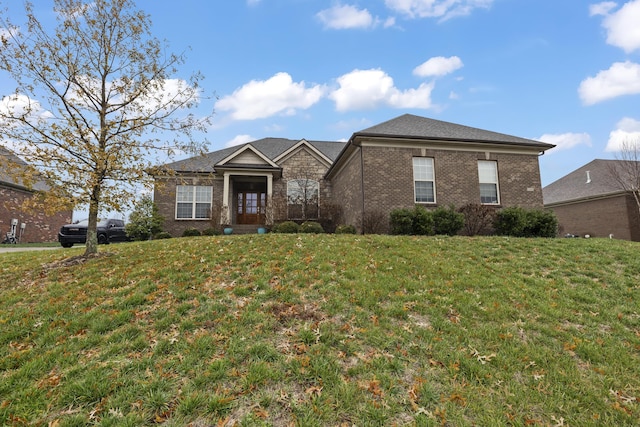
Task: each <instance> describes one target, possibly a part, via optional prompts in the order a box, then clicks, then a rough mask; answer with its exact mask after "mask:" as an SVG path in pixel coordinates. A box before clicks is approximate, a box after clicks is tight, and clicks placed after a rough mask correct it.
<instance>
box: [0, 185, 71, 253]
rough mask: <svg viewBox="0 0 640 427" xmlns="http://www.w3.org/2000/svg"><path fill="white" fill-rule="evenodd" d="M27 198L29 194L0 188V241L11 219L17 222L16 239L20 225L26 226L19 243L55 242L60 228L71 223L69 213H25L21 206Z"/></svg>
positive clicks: (9, 228)
mask: <svg viewBox="0 0 640 427" xmlns="http://www.w3.org/2000/svg"><path fill="white" fill-rule="evenodd" d="M29 197H31V193H29V192H27V191H22V190H17V189H13V188H7V187H0V241H2V240H4V238H5V236H6V234H7V232H8V231H10V230H11V220H12V219H13V218H15V219H17V220H18V228H17V230H16V235H17V237H20V224H23V223H24V224H26V225H25V228H24V233H23V234H22V238H21V240H20V243H42V242H56V241H57V240H58V230H59V229H60V227H62V226H63V225H65V224H69V223H70V222H71V217H72V212H71V211H64V212H58V213H56V214H54V215H46V214H45V213H43V212H38V213H29V212H26V211H25V210H23V209H22V208H21V206H22V204H23V203H24V201H25V200H27V199H28V198H29Z"/></svg>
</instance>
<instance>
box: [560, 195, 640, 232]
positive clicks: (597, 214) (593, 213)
mask: <svg viewBox="0 0 640 427" xmlns="http://www.w3.org/2000/svg"><path fill="white" fill-rule="evenodd" d="M549 209H551V210H552V211H553V212H554V213H555V215H556V217H557V218H558V223H559V234H560V235H561V236H564V235H565V234H575V235H577V236H584V235H585V234H588V235H590V236H591V237H609V235H610V234H612V235H613V238H615V239H623V240H633V241H640V226H639V223H640V216H639V215H638V208H637V206H636V203H635V200H634V199H633V197H632V196H624V195H620V196H615V197H609V198H605V199H598V200H590V201H586V202H581V203H574V204H570V205H563V206H555V207H552V208H549Z"/></svg>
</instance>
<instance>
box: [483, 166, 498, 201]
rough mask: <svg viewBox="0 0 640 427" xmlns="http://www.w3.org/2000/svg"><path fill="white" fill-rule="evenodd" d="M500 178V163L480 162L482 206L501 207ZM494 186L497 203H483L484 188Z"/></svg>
mask: <svg viewBox="0 0 640 427" xmlns="http://www.w3.org/2000/svg"><path fill="white" fill-rule="evenodd" d="M499 181H500V180H499V178H498V162H496V161H495V160H478V183H479V188H480V204H482V205H499V204H500V185H499ZM489 185H491V186H493V188H494V189H495V201H491V202H488V201H483V200H482V199H483V186H485V187H487V186H489Z"/></svg>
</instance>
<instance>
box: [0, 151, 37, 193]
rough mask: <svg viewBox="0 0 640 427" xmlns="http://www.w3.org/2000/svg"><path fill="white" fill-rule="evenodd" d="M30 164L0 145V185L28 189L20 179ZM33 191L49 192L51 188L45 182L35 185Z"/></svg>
mask: <svg viewBox="0 0 640 427" xmlns="http://www.w3.org/2000/svg"><path fill="white" fill-rule="evenodd" d="M27 166H28V164H27V163H26V162H25V161H24V160H22V159H21V158H20V157H18V156H16V155H15V153H14V152H13V151H11V150H9V149H7V148H6V147H4V146H2V145H0V184H4V185H7V186H11V187H17V188H21V189H27V188H26V186H25V185H24V183H23V182H22V180H21V179H20V178H19V175H20V173H21V172H22V171H23V170H25V169H26V168H27ZM32 189H33V190H37V191H47V190H48V189H49V187H48V186H47V185H46V184H45V183H44V182H43V181H37V182H35V183H34V184H33V188H32Z"/></svg>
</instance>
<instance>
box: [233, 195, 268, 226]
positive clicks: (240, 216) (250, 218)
mask: <svg viewBox="0 0 640 427" xmlns="http://www.w3.org/2000/svg"><path fill="white" fill-rule="evenodd" d="M266 207H267V194H266V193H263V192H257V191H239V192H238V199H237V204H236V222H237V223H238V224H264V219H265V218H264V214H265V210H266Z"/></svg>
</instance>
